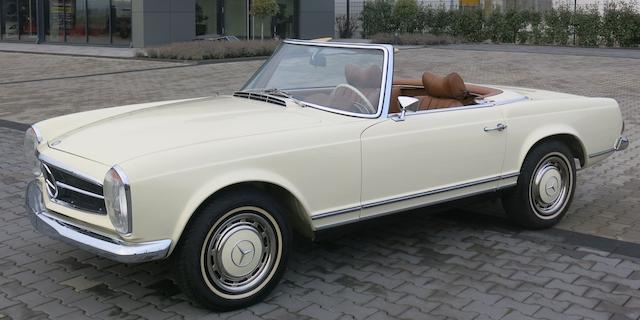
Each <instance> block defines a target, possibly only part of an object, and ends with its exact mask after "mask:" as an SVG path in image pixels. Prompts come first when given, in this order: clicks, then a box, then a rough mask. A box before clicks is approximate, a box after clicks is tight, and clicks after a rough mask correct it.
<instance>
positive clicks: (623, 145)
mask: <svg viewBox="0 0 640 320" xmlns="http://www.w3.org/2000/svg"><path fill="white" fill-rule="evenodd" d="M628 147H629V138H627V137H622V136H621V137H620V138H618V140H616V144H615V146H613V149H614V150H616V151H622V150H625V149H627V148H628Z"/></svg>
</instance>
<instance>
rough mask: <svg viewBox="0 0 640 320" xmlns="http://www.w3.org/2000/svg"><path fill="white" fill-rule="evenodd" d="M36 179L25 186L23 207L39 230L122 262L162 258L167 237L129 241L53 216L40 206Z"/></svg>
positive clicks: (39, 190)
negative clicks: (137, 241)
mask: <svg viewBox="0 0 640 320" xmlns="http://www.w3.org/2000/svg"><path fill="white" fill-rule="evenodd" d="M42 195H43V193H42V189H41V187H40V183H39V181H38V180H34V181H32V182H30V183H29V184H28V185H27V194H26V207H27V209H28V210H27V214H28V216H29V220H30V221H31V223H32V224H33V226H34V227H35V228H36V230H38V231H39V232H40V233H43V234H46V235H48V236H50V237H52V238H56V239H60V240H62V241H64V242H67V243H69V244H71V245H74V246H76V247H79V248H81V249H84V250H86V251H89V252H92V253H95V254H97V255H100V256H103V257H105V258H108V259H111V260H115V261H118V262H122V263H139V262H146V261H152V260H159V259H164V258H166V257H167V254H168V253H169V249H170V247H171V240H169V239H166V240H158V241H151V242H143V243H131V242H126V241H123V240H122V239H118V238H114V237H110V236H106V235H104V234H99V233H96V232H93V231H91V230H87V229H86V228H84V227H80V226H77V225H74V224H71V223H69V222H67V221H63V220H61V219H59V218H56V217H55V216H54V215H53V214H51V213H50V212H49V211H47V209H46V208H45V206H44V200H43V198H42Z"/></svg>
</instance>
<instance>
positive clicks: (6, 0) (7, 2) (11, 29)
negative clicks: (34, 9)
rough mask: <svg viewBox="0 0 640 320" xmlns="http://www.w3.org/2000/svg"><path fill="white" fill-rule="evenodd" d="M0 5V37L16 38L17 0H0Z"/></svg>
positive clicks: (17, 34)
mask: <svg viewBox="0 0 640 320" xmlns="http://www.w3.org/2000/svg"><path fill="white" fill-rule="evenodd" d="M0 5H1V6H2V12H1V13H2V15H1V16H0V22H1V23H2V39H3V40H18V38H19V33H18V30H19V28H18V0H0Z"/></svg>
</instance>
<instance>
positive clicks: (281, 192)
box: [171, 180, 314, 251]
mask: <svg viewBox="0 0 640 320" xmlns="http://www.w3.org/2000/svg"><path fill="white" fill-rule="evenodd" d="M247 189H259V190H262V191H265V192H266V193H267V194H269V195H270V196H272V197H274V199H275V200H276V201H278V203H280V204H282V205H283V206H284V209H285V212H284V213H285V216H286V218H287V219H288V221H289V222H290V223H291V227H292V229H293V231H295V232H297V233H299V234H301V235H303V236H304V237H307V238H313V234H314V232H313V227H312V224H311V218H310V215H309V214H308V210H307V208H306V207H305V205H304V204H303V203H302V202H301V201H300V199H299V196H296V195H295V193H294V192H292V191H290V188H285V187H284V186H282V185H281V184H279V183H275V182H272V181H267V180H244V181H237V182H233V183H228V184H225V185H220V186H218V187H216V188H212V189H210V190H213V191H211V192H208V194H207V195H206V196H204V197H200V200H198V201H196V204H195V206H192V207H191V208H190V209H187V210H186V213H185V215H183V218H182V219H181V220H180V221H178V225H176V230H175V233H176V237H174V239H177V241H176V242H175V244H174V245H173V246H172V249H171V251H173V249H175V247H176V246H177V245H178V243H179V242H180V241H181V240H182V238H183V236H184V230H185V229H186V228H187V226H188V225H189V223H191V221H192V220H193V218H194V217H195V216H196V215H198V214H200V213H201V212H202V210H203V209H204V207H205V206H206V205H207V204H209V203H211V202H212V201H215V200H216V199H218V198H219V197H223V196H224V195H225V194H227V193H229V192H242V191H243V190H247Z"/></svg>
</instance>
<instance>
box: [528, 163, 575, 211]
mask: <svg viewBox="0 0 640 320" xmlns="http://www.w3.org/2000/svg"><path fill="white" fill-rule="evenodd" d="M567 161H568V160H567V159H566V158H565V157H564V156H563V155H561V154H552V155H549V156H547V157H546V158H544V159H543V160H542V161H540V163H539V164H538V166H537V168H536V171H535V173H534V175H533V177H532V181H531V187H530V199H531V204H532V207H533V209H534V210H535V212H536V214H538V216H539V217H541V218H543V219H551V218H553V217H555V216H556V215H558V214H559V213H560V212H561V211H562V209H564V206H565V204H566V202H567V200H568V198H569V192H570V191H571V186H572V183H573V179H572V177H571V170H570V167H569V164H568V163H567Z"/></svg>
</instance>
